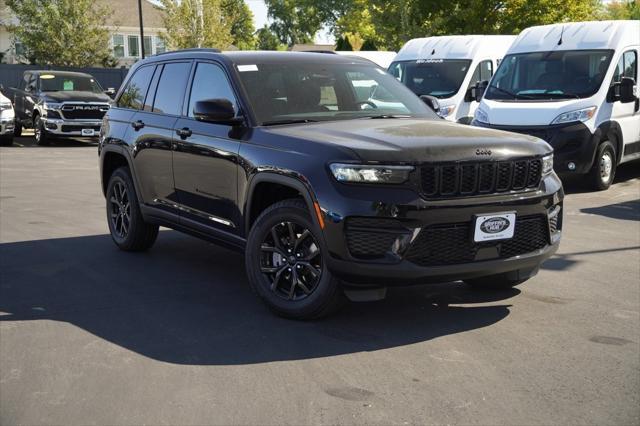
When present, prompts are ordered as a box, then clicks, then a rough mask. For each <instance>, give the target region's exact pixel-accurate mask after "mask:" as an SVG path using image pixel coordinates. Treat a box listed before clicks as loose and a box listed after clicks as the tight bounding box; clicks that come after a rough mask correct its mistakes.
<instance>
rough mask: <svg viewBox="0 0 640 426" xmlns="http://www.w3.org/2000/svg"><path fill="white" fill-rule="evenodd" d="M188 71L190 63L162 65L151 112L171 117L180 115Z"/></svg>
mask: <svg viewBox="0 0 640 426" xmlns="http://www.w3.org/2000/svg"><path fill="white" fill-rule="evenodd" d="M190 70H191V63H190V62H174V63H169V64H165V65H164V69H163V70H162V75H161V76H160V81H159V82H158V89H157V90H156V98H155V100H154V101H153V112H159V113H162V114H171V115H180V114H181V113H182V97H183V95H184V90H185V87H186V85H187V80H188V79H189V71H190Z"/></svg>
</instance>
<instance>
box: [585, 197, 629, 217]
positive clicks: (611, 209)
mask: <svg viewBox="0 0 640 426" xmlns="http://www.w3.org/2000/svg"><path fill="white" fill-rule="evenodd" d="M580 211H581V212H582V213H588V214H595V215H598V216H605V217H608V218H611V219H621V220H635V221H640V200H630V201H624V202H622V203H615V204H609V205H607V206H600V207H589V208H584V209H581V210H580Z"/></svg>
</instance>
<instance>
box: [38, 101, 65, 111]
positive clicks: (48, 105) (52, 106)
mask: <svg viewBox="0 0 640 426" xmlns="http://www.w3.org/2000/svg"><path fill="white" fill-rule="evenodd" d="M42 107H43V108H44V109H52V110H58V109H60V108H62V104H58V103H51V102H45V103H43V104H42Z"/></svg>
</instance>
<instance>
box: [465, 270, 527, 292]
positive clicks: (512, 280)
mask: <svg viewBox="0 0 640 426" xmlns="http://www.w3.org/2000/svg"><path fill="white" fill-rule="evenodd" d="M537 273H538V268H536V269H534V270H532V271H522V272H521V271H512V272H505V273H503V274H496V275H487V276H486V277H480V278H472V279H468V280H464V282H465V283H467V284H469V285H470V286H471V287H473V288H477V289H490V290H505V289H509V288H512V287H515V286H517V285H520V284H522V283H523V282H525V281H527V280H528V279H529V278H532V277H533V276H535V275H536V274H537Z"/></svg>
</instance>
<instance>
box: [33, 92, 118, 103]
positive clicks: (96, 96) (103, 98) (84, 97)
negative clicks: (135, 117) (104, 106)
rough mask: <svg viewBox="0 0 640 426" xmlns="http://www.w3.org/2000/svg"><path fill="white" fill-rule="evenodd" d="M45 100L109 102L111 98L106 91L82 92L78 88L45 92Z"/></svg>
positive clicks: (43, 94) (43, 95)
mask: <svg viewBox="0 0 640 426" xmlns="http://www.w3.org/2000/svg"><path fill="white" fill-rule="evenodd" d="M42 98H43V100H44V101H45V102H104V103H109V101H110V100H111V98H110V97H109V96H108V95H106V94H104V93H94V92H81V91H77V90H69V91H60V92H43V93H42Z"/></svg>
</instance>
